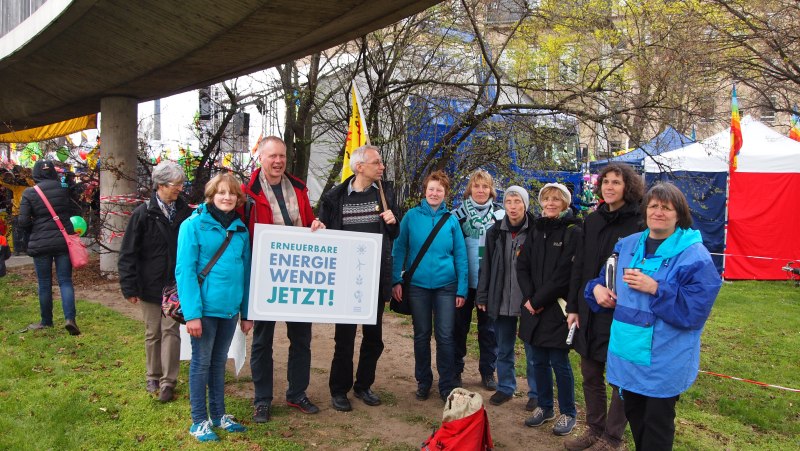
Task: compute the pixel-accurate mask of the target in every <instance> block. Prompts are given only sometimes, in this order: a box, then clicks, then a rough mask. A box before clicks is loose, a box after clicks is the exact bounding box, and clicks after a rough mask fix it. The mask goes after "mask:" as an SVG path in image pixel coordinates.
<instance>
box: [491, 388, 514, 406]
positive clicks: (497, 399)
mask: <svg viewBox="0 0 800 451" xmlns="http://www.w3.org/2000/svg"><path fill="white" fill-rule="evenodd" d="M511 398H512V396H511V395H507V394H505V393H503V392H501V391H496V392H494V394H493V395H492V396H491V397H490V398H489V404H491V405H493V406H499V405H500V404H503V403H504V402H507V401H508V400H510V399H511Z"/></svg>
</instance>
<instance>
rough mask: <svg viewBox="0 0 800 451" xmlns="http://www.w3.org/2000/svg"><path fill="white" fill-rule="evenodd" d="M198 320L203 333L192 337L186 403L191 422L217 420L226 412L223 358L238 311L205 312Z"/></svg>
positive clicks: (225, 358) (234, 328)
mask: <svg viewBox="0 0 800 451" xmlns="http://www.w3.org/2000/svg"><path fill="white" fill-rule="evenodd" d="M200 320H201V321H202V324H203V334H202V335H200V338H195V337H192V361H191V363H190V364H189V404H190V405H191V407H192V422H193V423H199V422H201V421H206V420H207V419H209V418H211V419H212V420H216V419H219V418H220V417H222V416H223V415H225V362H226V361H227V360H228V348H230V346H231V341H232V340H233V333H234V332H235V331H236V323H237V322H238V320H239V315H236V316H234V317H233V318H230V319H228V318H215V317H213V316H204V317H202V318H200ZM206 387H208V410H206ZM209 413H210V414H211V416H210V417H209V416H208V414H209Z"/></svg>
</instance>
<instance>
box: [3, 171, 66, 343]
mask: <svg viewBox="0 0 800 451" xmlns="http://www.w3.org/2000/svg"><path fill="white" fill-rule="evenodd" d="M33 180H34V181H35V182H36V186H38V187H39V189H41V190H42V192H43V193H44V195H45V197H47V200H48V201H49V202H50V205H51V206H52V207H53V210H55V212H56V214H57V215H58V216H59V218H65V219H66V220H61V222H62V224H63V225H64V230H66V232H67V233H68V234H73V233H75V232H74V230H73V229H72V222H71V221H69V217H70V216H72V215H73V213H74V212H73V210H72V208H71V202H70V199H69V192H68V191H67V189H66V188H64V187H62V186H61V181H60V180H59V178H58V173H57V172H56V167H55V165H54V164H53V162H52V161H49V160H40V161H37V162H36V164H35V165H34V166H33ZM18 223H19V227H21V228H22V229H23V230H25V233H26V234H28V237H29V238H28V255H30V256H31V257H33V265H34V267H35V268H36V278H37V280H38V282H39V311H40V314H41V321H40V322H38V323H33V324H31V325H29V326H28V329H30V330H38V329H44V328H45V327H53V274H52V272H53V263H54V262H55V266H56V277H57V278H58V288H59V290H60V291H61V307H62V308H63V309H64V319H65V320H66V321H65V325H64V327H65V328H66V329H67V331H68V332H69V333H70V335H79V334H80V333H81V331H80V329H78V325H77V324H76V323H75V314H76V313H75V288H74V287H73V285H72V262H71V261H70V259H69V249H68V248H67V241H66V240H65V239H64V235H63V234H62V233H61V230H60V229H59V228H58V225H57V224H56V222H55V220H54V219H53V215H51V214H50V210H49V209H48V208H47V205H45V203H44V201H43V200H42V198H41V197H40V196H39V194H38V193H37V192H36V190H35V189H34V188H27V189H26V190H25V192H23V193H22V200H21V201H20V204H19V217H18Z"/></svg>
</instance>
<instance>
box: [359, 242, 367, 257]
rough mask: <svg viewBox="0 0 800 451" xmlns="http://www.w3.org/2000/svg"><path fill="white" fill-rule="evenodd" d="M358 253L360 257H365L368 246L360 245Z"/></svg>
mask: <svg viewBox="0 0 800 451" xmlns="http://www.w3.org/2000/svg"><path fill="white" fill-rule="evenodd" d="M356 253H357V254H358V255H364V254H366V253H367V246H366V245H365V244H359V245H357V246H356Z"/></svg>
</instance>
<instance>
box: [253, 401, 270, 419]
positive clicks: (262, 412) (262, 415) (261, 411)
mask: <svg viewBox="0 0 800 451" xmlns="http://www.w3.org/2000/svg"><path fill="white" fill-rule="evenodd" d="M269 407H270V406H269V404H259V405H257V406H256V409H255V411H254V412H253V422H255V423H266V422H267V421H269V419H270V413H269Z"/></svg>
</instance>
